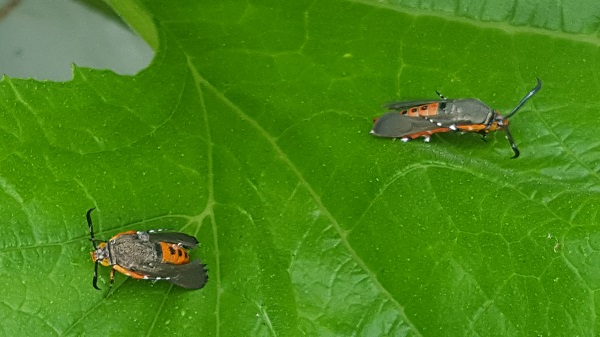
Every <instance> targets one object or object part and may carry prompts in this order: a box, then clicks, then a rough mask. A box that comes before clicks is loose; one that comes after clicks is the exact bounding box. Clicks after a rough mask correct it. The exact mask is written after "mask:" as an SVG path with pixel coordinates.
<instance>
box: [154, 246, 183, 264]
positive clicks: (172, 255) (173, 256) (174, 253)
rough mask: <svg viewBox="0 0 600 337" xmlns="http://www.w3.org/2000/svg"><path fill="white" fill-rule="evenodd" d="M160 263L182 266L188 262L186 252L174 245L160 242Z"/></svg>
mask: <svg viewBox="0 0 600 337" xmlns="http://www.w3.org/2000/svg"><path fill="white" fill-rule="evenodd" d="M160 248H161V249H162V262H164V263H171V264H184V263H188V262H190V255H189V254H188V252H187V251H186V250H185V249H183V248H182V247H180V246H179V245H177V244H175V243H166V242H161V243H160Z"/></svg>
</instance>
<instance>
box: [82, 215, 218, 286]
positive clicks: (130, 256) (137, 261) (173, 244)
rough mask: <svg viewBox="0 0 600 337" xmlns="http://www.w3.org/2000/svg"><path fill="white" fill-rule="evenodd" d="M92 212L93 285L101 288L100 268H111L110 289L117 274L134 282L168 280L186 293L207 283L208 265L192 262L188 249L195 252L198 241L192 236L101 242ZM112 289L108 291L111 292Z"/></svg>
mask: <svg viewBox="0 0 600 337" xmlns="http://www.w3.org/2000/svg"><path fill="white" fill-rule="evenodd" d="M93 210H94V208H91V209H90V210H88V211H87V213H86V218H87V223H88V228H89V230H90V238H91V239H90V240H91V241H92V245H93V246H94V251H93V252H90V254H91V256H92V261H94V263H95V266H94V279H93V281H92V285H93V286H94V288H96V289H98V290H100V288H98V285H97V282H98V264H101V265H103V266H107V267H108V266H110V267H112V269H111V271H110V288H112V285H113V283H114V280H115V279H114V276H115V270H116V271H118V272H120V273H122V274H125V275H127V276H130V277H132V278H134V279H144V280H165V281H168V282H171V283H173V284H175V285H178V286H180V287H183V288H187V289H200V288H202V287H203V286H204V284H205V283H206V281H207V279H208V275H207V273H206V269H205V267H206V265H204V264H202V263H201V262H200V260H193V261H190V256H189V253H188V251H187V250H188V249H192V248H195V247H196V246H197V245H198V240H196V238H195V237H193V236H191V235H187V234H184V233H177V232H162V231H160V230H150V231H145V232H143V231H134V230H130V231H126V232H123V233H119V234H117V235H115V236H113V237H112V238H110V240H108V241H106V242H105V241H101V242H98V243H97V241H98V240H96V238H95V237H94V228H93V227H92V217H91V214H92V211H93ZM110 288H109V291H110Z"/></svg>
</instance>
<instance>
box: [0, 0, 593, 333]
mask: <svg viewBox="0 0 600 337" xmlns="http://www.w3.org/2000/svg"><path fill="white" fill-rule="evenodd" d="M504 3H505V2H503V1H499V0H497V1H488V2H485V5H479V4H477V3H468V2H459V1H457V2H450V1H446V2H442V3H440V2H433V1H432V2H427V1H397V2H396V1H388V2H380V1H366V0H365V1H360V2H349V1H335V0H323V1H287V2H282V1H266V0H263V1H258V0H256V1H249V2H239V1H202V2H188V3H183V4H177V5H175V6H174V5H173V4H172V3H171V2H166V1H139V2H126V3H123V2H121V1H113V2H111V4H112V6H114V7H115V9H116V10H117V11H118V12H119V14H120V15H122V16H123V17H124V18H125V19H126V20H127V21H128V22H129V23H130V24H131V25H132V26H133V27H136V29H138V31H139V33H140V35H142V36H143V37H144V38H145V39H146V40H147V41H149V43H150V44H151V45H153V46H158V50H157V56H156V58H155V60H154V61H153V63H152V64H151V65H150V67H149V68H148V69H146V70H144V71H143V72H141V73H140V74H138V75H136V76H133V77H128V76H119V75H116V74H114V73H112V72H110V71H100V70H92V69H82V68H77V67H76V68H74V79H73V80H72V81H70V82H67V83H52V82H38V81H34V80H21V79H11V78H7V77H5V78H3V80H2V81H1V82H0V112H1V113H0V118H1V119H0V144H2V146H1V147H0V158H1V159H2V165H1V166H0V192H2V193H0V276H1V277H0V289H1V290H0V303H1V305H0V320H1V321H2V328H1V329H0V335H11V336H14V335H44V336H52V335H57V336H58V335H60V336H80V335H88V336H95V335H97V336H106V335H109V336H113V335H114V336H116V335H118V336H127V335H148V336H159V335H160V336H162V335H168V334H170V335H178V336H199V335H208V336H270V335H278V336H296V335H309V336H348V335H359V336H384V335H392V336H404V335H408V336H432V335H444V336H471V335H479V336H488V335H500V336H511V335H525V336H533V335H564V336H574V335H585V336H592V335H595V334H596V331H597V330H598V327H597V324H598V320H597V318H596V317H597V313H596V302H597V301H598V299H597V295H596V292H595V290H596V289H597V288H598V286H599V285H600V271H599V267H600V259H599V254H598V251H600V235H599V234H598V233H600V226H599V223H598V216H597V214H598V208H597V205H598V204H599V201H600V194H599V191H600V188H599V185H600V184H599V183H600V174H599V166H598V160H599V159H600V158H599V155H598V153H599V152H598V150H597V149H598V146H599V144H600V141H599V138H598V134H599V132H600V127H599V125H600V114H598V113H597V111H596V110H597V108H596V107H597V106H598V94H597V92H598V86H599V84H598V81H597V79H596V73H597V68H598V52H597V46H598V34H597V31H598V20H597V17H598V16H599V15H600V6H599V5H598V4H597V3H596V2H592V1H589V2H581V3H580V4H578V5H577V6H574V5H572V4H562V3H560V4H558V3H549V2H548V3H545V2H541V1H520V2H518V3H515V5H514V6H513V5H510V6H507V5H504ZM575 33H576V34H575ZM536 77H539V78H540V79H542V80H543V82H544V84H543V88H542V90H541V91H540V92H539V93H538V94H537V95H536V96H535V97H534V98H533V99H532V100H531V101H530V102H528V103H527V104H526V105H525V106H524V107H523V109H522V110H521V111H520V112H519V113H518V114H517V115H515V116H514V117H513V118H511V131H512V133H513V136H514V138H515V140H516V142H517V144H518V145H519V147H520V149H521V157H520V158H518V159H514V160H510V159H509V158H510V156H512V151H511V149H510V147H509V146H508V144H507V142H506V140H505V139H504V135H503V134H501V133H500V134H490V136H488V142H482V141H480V140H479V136H477V135H475V134H466V135H459V134H453V133H447V134H437V135H434V136H433V137H432V140H431V143H424V142H421V141H413V142H409V143H406V144H405V143H402V142H399V141H396V142H394V141H391V140H389V139H380V138H375V137H372V136H370V135H369V130H370V128H371V126H372V119H373V117H376V116H377V115H380V114H382V113H384V112H385V110H384V109H382V108H381V106H382V104H384V103H386V102H390V101H402V100H412V99H435V98H436V95H435V92H434V91H435V90H439V91H440V92H442V93H443V94H444V95H445V96H447V97H450V98H459V97H474V98H478V99H480V100H482V101H483V102H485V103H486V104H488V105H489V106H491V107H494V108H495V109H498V110H499V111H500V112H501V113H507V112H508V111H510V109H512V108H513V107H514V106H515V105H516V103H517V102H518V101H519V99H521V97H523V95H524V94H525V93H526V92H527V91H528V90H530V89H531V88H532V87H533V86H534V85H535V81H536V80H535V79H536ZM91 207H97V211H96V212H95V213H94V215H93V218H94V222H95V226H96V232H97V237H98V238H104V239H108V238H110V237H111V236H113V235H115V234H117V233H119V232H122V231H124V230H128V229H135V230H143V229H150V228H171V229H173V230H176V231H181V232H185V233H188V234H192V235H195V236H196V237H197V238H198V239H199V240H200V242H201V246H200V248H199V249H196V250H194V251H192V257H193V258H201V259H202V260H203V261H204V262H205V263H207V264H208V269H209V277H210V279H209V282H208V283H207V285H206V287H205V288H203V289H201V290H197V291H189V290H184V289H180V288H177V287H174V286H171V285H170V284H168V283H164V282H157V283H152V282H148V281H136V280H133V279H131V278H127V277H125V276H124V275H121V274H118V275H116V282H115V286H114V287H113V289H112V291H111V292H110V293H109V294H108V295H107V289H108V275H109V268H105V267H102V268H100V280H99V285H100V287H101V288H102V289H103V291H102V292H98V291H96V290H94V289H93V288H92V286H91V279H92V274H93V263H92V262H91V261H90V257H89V251H91V250H92V247H91V244H90V243H89V234H88V231H87V228H86V226H87V225H86V222H85V217H84V215H85V212H86V210H87V209H89V208H91Z"/></svg>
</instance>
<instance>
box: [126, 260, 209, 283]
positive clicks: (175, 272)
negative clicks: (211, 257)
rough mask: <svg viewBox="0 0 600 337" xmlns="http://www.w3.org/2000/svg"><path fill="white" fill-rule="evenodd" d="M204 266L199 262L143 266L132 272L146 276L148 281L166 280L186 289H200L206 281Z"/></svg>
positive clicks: (206, 275)
mask: <svg viewBox="0 0 600 337" xmlns="http://www.w3.org/2000/svg"><path fill="white" fill-rule="evenodd" d="M205 267H206V265H205V264H202V263H201V262H200V260H194V261H190V263H186V264H170V263H159V264H143V265H140V266H137V267H136V268H135V269H134V268H132V271H135V272H138V273H140V274H143V275H146V276H147V278H148V279H151V280H152V279H166V280H167V281H169V282H171V283H173V284H175V285H177V286H180V287H182V288H186V289H200V288H202V287H204V284H206V281H207V280H208V274H207V273H206V268H205Z"/></svg>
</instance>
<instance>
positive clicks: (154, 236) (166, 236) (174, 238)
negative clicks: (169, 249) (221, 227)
mask: <svg viewBox="0 0 600 337" xmlns="http://www.w3.org/2000/svg"><path fill="white" fill-rule="evenodd" d="M148 234H149V235H150V238H149V240H150V242H161V241H162V242H168V243H176V244H179V245H181V246H183V247H185V248H188V249H192V248H196V246H197V245H198V240H196V238H195V237H193V236H191V235H187V234H184V233H179V232H155V231H148Z"/></svg>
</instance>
